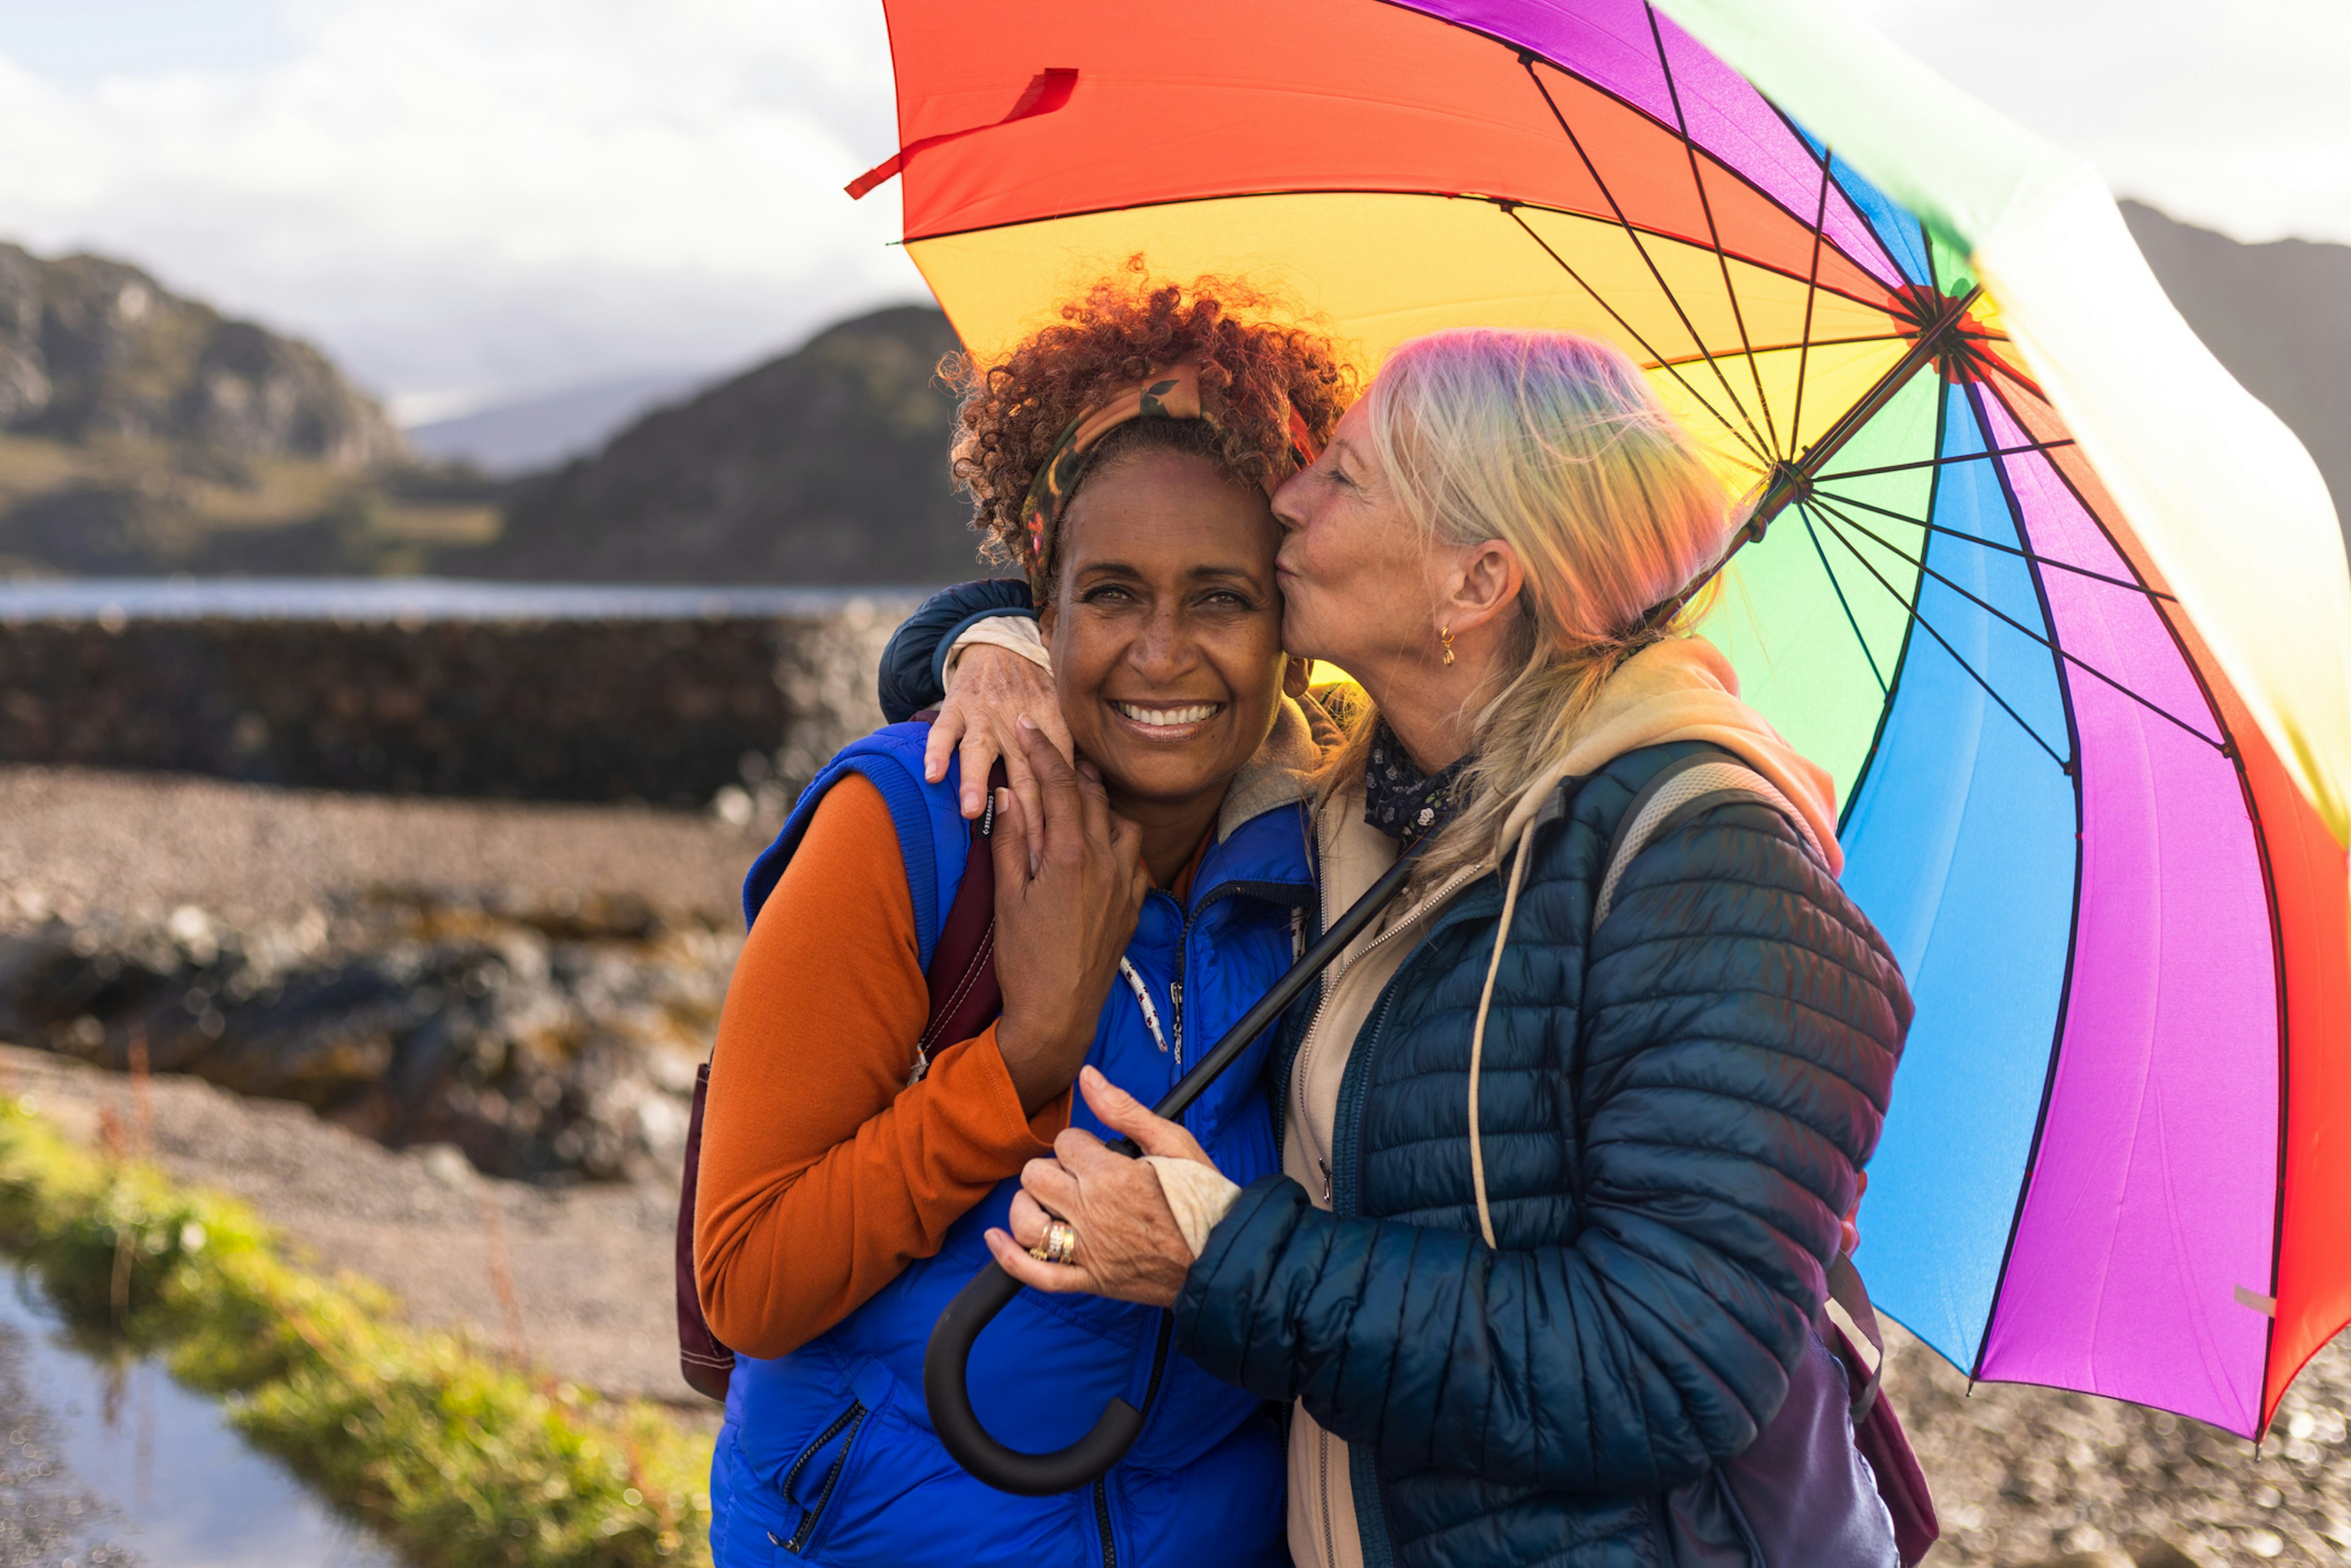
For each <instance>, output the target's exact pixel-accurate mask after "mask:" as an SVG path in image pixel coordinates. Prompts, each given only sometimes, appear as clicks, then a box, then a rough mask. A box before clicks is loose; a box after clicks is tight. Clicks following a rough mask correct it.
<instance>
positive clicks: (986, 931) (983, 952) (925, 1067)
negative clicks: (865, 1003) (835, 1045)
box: [907, 762, 1005, 1082]
mask: <svg viewBox="0 0 2351 1568" xmlns="http://www.w3.org/2000/svg"><path fill="white" fill-rule="evenodd" d="M987 783H988V790H987V805H986V806H985V807H983V808H982V809H981V810H980V813H979V821H977V822H975V823H973V824H972V829H971V853H970V854H969V855H968V856H967V857H966V858H965V860H964V862H963V880H962V881H961V882H960V883H956V895H955V902H954V903H953V904H949V905H948V906H947V917H946V919H945V920H943V921H941V922H940V923H939V939H938V941H937V943H936V944H935V945H934V946H933V947H932V949H931V967H930V968H929V969H928V970H927V971H925V974H924V976H923V978H924V981H925V984H927V985H928V986H929V987H930V991H931V1014H930V1018H929V1019H927V1020H926V1021H925V1023H924V1025H923V1037H922V1039H920V1040H916V1041H915V1042H914V1073H913V1076H912V1077H910V1078H909V1079H908V1080H907V1082H918V1081H920V1080H921V1078H922V1076H923V1075H924V1074H925V1073H926V1072H928V1071H930V1069H931V1052H932V1051H933V1050H934V1049H935V1048H936V1047H937V1046H938V1045H940V1044H941V1043H946V1044H949V1045H952V1044H954V1043H955V1042H956V1040H969V1039H970V1038H971V1037H972V1036H974V1035H976V1034H977V1033H978V1032H979V1031H980V1030H982V1029H985V1028H986V1027H987V1023H988V1020H989V1019H993V1018H994V1017H996V1015H997V1014H998V1013H1000V1012H1002V1011H1003V1010H1004V990H1003V988H1002V987H1000V986H998V984H997V983H996V856H995V852H994V851H992V850H991V849H990V848H989V847H988V841H989V839H990V837H991V836H992V835H993V834H994V832H995V831H996V791H997V790H998V789H1001V788H1002V787H1003V786H1004V783H1005V772H1004V764H1003V763H1001V762H998V764H997V765H996V768H995V770H994V771H993V772H991V773H990V774H989V775H988V779H987Z"/></svg>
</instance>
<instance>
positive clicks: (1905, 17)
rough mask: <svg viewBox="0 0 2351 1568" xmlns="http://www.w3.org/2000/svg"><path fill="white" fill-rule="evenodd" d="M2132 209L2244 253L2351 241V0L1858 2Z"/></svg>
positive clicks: (1905, 42)
mask: <svg viewBox="0 0 2351 1568" xmlns="http://www.w3.org/2000/svg"><path fill="white" fill-rule="evenodd" d="M1857 9H1858V10H1859V11H1860V12H1861V13H1862V14H1863V15H1864V16H1866V17H1867V18H1868V19H1869V20H1870V21H1871V22H1873V23H1874V24H1876V26H1878V27H1879V28H1880V29H1881V30H1883V31H1884V32H1886V34H1887V36H1889V37H1892V38H1893V39H1894V40H1895V41H1896V43H1898V44H1900V45H1902V46H1903V47H1905V48H1907V49H1908V50H1909V51H1910V52H1911V53H1912V54H1914V55H1917V57H1919V58H1921V59H1923V60H1925V61H1927V62H1928V64H1929V65H1931V66H1933V67H1934V68H1936V69H1937V70H1938V71H1939V72H1941V73H1942V74H1943V75H1944V76H1945V77H1947V78H1949V79H1950V80H1951V81H1952V82H1953V83H1955V84H1957V85H1958V86H1959V87H1960V88H1962V89H1965V90H1967V91H1968V92H1970V93H1972V94H1974V95H1975V96H1976V97H1977V98H1980V99H1982V100H1983V101H1984V102H1986V103H1988V104H1990V105H1991V106H1992V107H1993V108H1995V109H1998V110H2001V111H2002V112H2003V113H2005V114H2007V115H2008V116H2009V117H2010V118H2011V119H2012V120H2016V121H2018V122H2019V123H2020V124H2022V125H2024V126H2026V127H2028V128H2030V129H2031V130H2033V131H2038V132H2039V133H2040V134H2042V135H2043V136H2045V137H2047V138H2049V139H2050V140H2051V141H2056V142H2058V143H2060V144H2062V145H2064V146H2066V147H2069V148H2071V149H2073V150H2074V151H2075V152H2080V153H2082V154H2083V155H2085V157H2088V158H2089V159H2091V160H2092V161H2093V162H2095V163H2096V164H2097V165H2098V167H2099V169H2100V171H2101V172H2104V173H2105V177H2106V181H2107V183H2109V184H2110V185H2112V186H2114V187H2115V189H2116V191H2117V192H2119V193H2122V194H2125V195H2134V196H2137V197H2140V198H2141V199H2143V200H2146V201H2148V202H2152V203H2153V204H2156V205H2158V206H2160V207H2162V208H2164V209H2165V210H2166V211H2168V212H2169V213H2171V214H2174V215H2175V216H2178V217H2181V218H2185V219H2188V220H2189V221H2190V222H2194V223H2199V224H2203V225H2207V226H2209V227H2212V228H2217V229H2220V230H2222V231H2224V232H2226V233H2228V234H2231V235H2235V236H2236V237H2237V238H2239V239H2244V240H2253V241H2258V240H2267V239H2276V238H2279V237H2281V236H2283V235H2303V236H2304V237H2306V238H2311V239H2331V240H2336V241H2343V242H2351V5H2346V4H2344V0H2231V4H2228V5H2215V4H2213V3H2212V0H2128V3H2127V4H2126V3H2125V0H1973V3H1972V4H1970V5H1968V6H1967V7H1966V8H1965V10H1964V11H1961V10H1959V8H1957V7H1954V6H1953V5H1950V4H1949V0H1858V5H1857Z"/></svg>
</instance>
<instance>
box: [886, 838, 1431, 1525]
mask: <svg viewBox="0 0 2351 1568" xmlns="http://www.w3.org/2000/svg"><path fill="white" fill-rule="evenodd" d="M1424 842H1425V841H1424ZM1412 867H1413V856H1412V855H1411V854H1409V853H1407V854H1405V856H1403V857H1402V858H1400V859H1399V860H1397V862H1396V863H1395V865H1393V866H1391V867H1389V868H1388V871H1387V873H1386V874H1385V875H1384V876H1382V877H1381V878H1380V880H1379V881H1377V882H1375V883H1373V884H1372V888H1371V891H1370V892H1368V893H1366V894H1364V896H1363V897H1361V898H1359V899H1357V900H1356V901H1355V902H1354V904H1353V905H1352V906H1350V907H1349V909H1348V910H1347V913H1346V914H1344V915H1341V916H1340V917H1339V918H1338V919H1337V920H1336V921H1334V922H1332V926H1331V929H1330V930H1328V931H1326V932H1324V933H1323V934H1322V937H1321V939H1319V940H1318V941H1317V942H1316V943H1315V944H1314V946H1311V947H1310V948H1308V949H1307V950H1306V953H1305V956H1303V957H1301V958H1300V959H1299V960H1298V962H1297V963H1296V964H1294V965H1292V966H1291V967H1290V972H1289V973H1288V974H1285V975H1284V976H1282V977H1281V978H1280V979H1279V980H1277V981H1275V982H1274V984H1273V988H1272V989H1271V990H1270V991H1268V992H1266V994H1265V995H1263V996H1262V997H1259V998H1258V999H1257V1002H1256V1004H1255V1005H1254V1006H1252V1007H1251V1008H1250V1009H1249V1011H1248V1012H1246V1013H1244V1014H1242V1015H1241V1019H1240V1021H1239V1022H1238V1023H1236V1024H1235V1025H1233V1027H1232V1028H1231V1029H1229V1030H1226V1031H1225V1037H1224V1038H1223V1039H1222V1040H1218V1041H1217V1044H1216V1048H1215V1049H1214V1050H1212V1051H1209V1052H1208V1054H1207V1055H1206V1056H1204V1057H1202V1058H1201V1059H1200V1061H1199V1065H1197V1066H1196V1067H1194V1068H1193V1069H1192V1071H1189V1072H1187V1073H1186V1074H1185V1075H1184V1076H1183V1078H1182V1079H1181V1080H1179V1081H1178V1082H1177V1083H1176V1085H1175V1088H1173V1089H1170V1090H1169V1091H1168V1092H1167V1094H1166V1097H1165V1099H1163V1100H1161V1101H1160V1102H1159V1103H1158V1104H1156V1105H1154V1106H1153V1107H1152V1108H1151V1110H1152V1113H1153V1114H1154V1115H1156V1116H1161V1117H1164V1118H1165V1119H1167V1120H1169V1121H1173V1120H1175V1118H1176V1117H1178V1116H1181V1115H1182V1114H1183V1113H1185V1111H1186V1109H1188V1108H1189V1107H1190V1105H1191V1103H1192V1102H1193V1101H1195V1100H1196V1099H1198V1098H1199V1097H1200V1094H1201V1092H1202V1091H1204V1090H1206V1089H1207V1087H1208V1085H1209V1084H1210V1083H1213V1082H1216V1080H1217V1075H1218V1074H1220V1073H1222V1072H1223V1071H1225V1069H1226V1068H1228V1067H1230V1066H1231V1065H1232V1064H1233V1062H1234V1061H1237V1060H1238V1058H1239V1056H1240V1054H1241V1052H1243V1051H1246V1050H1248V1049H1249V1042H1250V1041H1252V1040H1255V1039H1257V1037H1258V1036H1259V1035H1260V1034H1262V1033H1264V1032H1265V1029H1266V1026H1267V1025H1268V1024H1270V1023H1271V1022H1273V1020H1274V1019H1278V1018H1280V1016H1281V1015H1282V1013H1283V1012H1284V1011H1285V1010H1287V1009H1288V1008H1289V1007H1290V1003H1292V1002H1294V1001H1296V1000H1297V999H1298V998H1300V997H1301V996H1302V995H1304V994H1305V991H1306V988H1307V987H1309V986H1311V985H1312V984H1313V983H1314V982H1315V980H1316V979H1317V978H1319V977H1321V975H1322V971H1323V970H1325V969H1327V968H1329V967H1331V964H1332V960H1334V959H1335V958H1337V957H1338V956H1339V955H1340V954H1341V953H1343V952H1344V951H1346V948H1347V945H1348V944H1349V943H1350V942H1353V940H1354V939H1355V937H1356V936H1357V935H1358V934H1360V933H1361V932H1362V931H1363V929H1364V926H1366V925H1370V924H1371V923H1372V920H1373V918H1374V916H1376V915H1378V914H1379V912H1380V911H1381V910H1382V909H1384V908H1385V907H1387V904H1388V903H1389V901H1390V900H1392V899H1394V898H1395V895H1396V894H1399V893H1401V892H1403V891H1404V884H1405V882H1406V880H1408V879H1409V878H1410V877H1411V875H1412ZM1105 1146H1106V1147H1108V1148H1109V1149H1111V1150H1112V1151H1113V1153H1116V1154H1122V1155H1129V1156H1133V1155H1139V1154H1141V1153H1142V1152H1143V1151H1142V1150H1140V1149H1138V1148H1137V1147H1135V1145H1134V1143H1133V1141H1131V1140H1129V1139H1126V1138H1121V1139H1119V1140H1118V1142H1116V1143H1114V1144H1110V1145H1105ZM1019 1293H1020V1282H1019V1281H1018V1280H1015V1279H1014V1278H1013V1277H1012V1276H1011V1275H1009V1274H1008V1273H1006V1272H1005V1271H1004V1270H1003V1269H1002V1268H1001V1267H999V1266H998V1265H997V1264H995V1263H993V1262H991V1263H989V1264H988V1265H987V1267H986V1268H985V1269H982V1270H980V1271H979V1272H978V1273H977V1274H975V1275H973V1276H972V1281H971V1283H970V1284H968V1285H966V1286H965V1287H964V1288H963V1289H962V1290H960V1291H956V1298H955V1300H954V1301H949V1302H948V1303H947V1309H946V1311H945V1312H941V1313H940V1314H939V1322H938V1326H937V1327H936V1328H934V1329H933V1330H932V1331H931V1343H930V1348H929V1349H928V1350H927V1351H925V1353H924V1356H923V1399H924V1402H925V1404H926V1405H927V1406H929V1407H930V1416H931V1429H932V1430H933V1431H935V1432H936V1433H938V1435H939V1442H940V1443H941V1444H942V1445H943V1446H944V1447H945V1448H946V1451H947V1452H948V1453H950V1454H952V1455H953V1456H955V1460H956V1463H957V1464H959V1465H961V1466H962V1467H963V1468H964V1469H967V1470H968V1471H970V1472H971V1474H972V1475H974V1476H976V1477H977V1478H978V1479H980V1480H983V1481H985V1482H987V1484H988V1485H989V1486H992V1487H994V1488H995V1489H996V1490H998V1491H1008V1492H1011V1493H1013V1494H1015V1495H1016V1496H1019V1497H1050V1496H1052V1495H1053V1494H1055V1493H1057V1492H1065V1491H1075V1490H1077V1489H1078V1488H1080V1487H1081V1486H1084V1485H1086V1484H1087V1483H1088V1482H1090V1481H1092V1480H1093V1479H1095V1478H1096V1477H1098V1476H1101V1475H1104V1474H1106V1473H1108V1472H1109V1470H1110V1469H1111V1467H1112V1466H1113V1465H1115V1464H1117V1463H1118V1462H1119V1460H1120V1459H1122V1458H1125V1456H1126V1451H1127V1449H1129V1448H1133V1447H1134V1439H1135V1438H1136V1437H1139V1436H1141V1435H1142V1432H1143V1412H1142V1411H1140V1410H1137V1409H1136V1408H1135V1407H1134V1406H1133V1405H1131V1404H1129V1403H1128V1402H1127V1401H1125V1400H1123V1399H1113V1400H1112V1401H1111V1402H1110V1408H1109V1409H1107V1410H1104V1411H1103V1412H1102V1419H1100V1420H1099V1421H1096V1422H1095V1423H1094V1426H1093V1430H1092V1431H1091V1432H1088V1433H1087V1434H1086V1435H1085V1436H1084V1437H1081V1438H1079V1439H1078V1440H1077V1441H1076V1442H1074V1443H1072V1444H1071V1445H1070V1446H1069V1447H1068V1448H1061V1449H1059V1450H1057V1451H1055V1452H1053V1453H1050V1454H1028V1453H1022V1452H1021V1451H1020V1450H1019V1449H1017V1448H1006V1447H1005V1446H1004V1445H1003V1444H1001V1443H999V1442H998V1441H997V1440H996V1439H995V1438H994V1437H990V1436H989V1435H988V1432H987V1428H986V1427H982V1426H981V1425H980V1424H979V1417H978V1416H977V1415H976V1414H974V1412H973V1410H972V1407H971V1383H970V1378H971V1348H972V1346H973V1345H974V1344H975V1343H977V1341H978V1339H979V1334H980V1331H981V1330H982V1329H985V1328H986V1327H987V1325H988V1323H989V1322H991V1321H993V1320H994V1318H995V1316H996V1314H997V1313H998V1312H1002V1311H1003V1310H1004V1309H1005V1308H1006V1307H1008V1306H1010V1305H1011V1304H1012V1298H1013V1297H1015V1296H1017V1295H1019Z"/></svg>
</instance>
